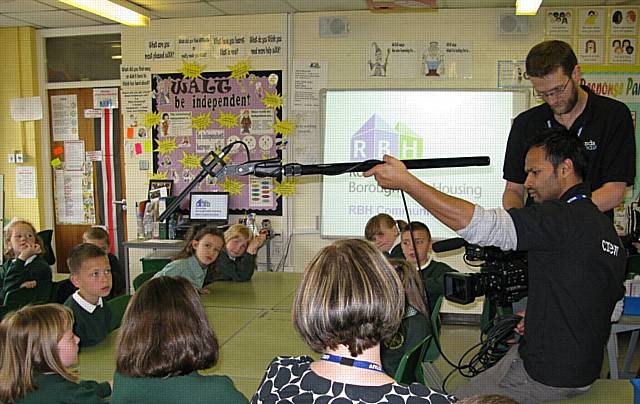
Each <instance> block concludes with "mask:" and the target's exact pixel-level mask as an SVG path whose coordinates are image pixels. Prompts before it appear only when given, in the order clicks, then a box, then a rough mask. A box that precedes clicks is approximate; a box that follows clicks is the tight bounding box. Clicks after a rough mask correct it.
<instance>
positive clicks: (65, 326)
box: [0, 304, 111, 404]
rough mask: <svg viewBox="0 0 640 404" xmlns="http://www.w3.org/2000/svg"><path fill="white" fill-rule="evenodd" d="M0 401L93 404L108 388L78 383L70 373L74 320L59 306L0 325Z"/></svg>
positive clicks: (29, 311) (28, 311)
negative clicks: (0, 353)
mask: <svg viewBox="0 0 640 404" xmlns="http://www.w3.org/2000/svg"><path fill="white" fill-rule="evenodd" d="M0 352H2V353H3V355H0V380H1V381H2V382H0V401H1V402H4V403H7V404H13V403H16V404H18V403H19V404H31V403H33V404H40V403H47V404H62V403H74V404H96V403H106V402H108V401H106V400H104V398H105V397H108V396H109V395H111V386H110V385H109V383H107V382H105V383H97V382H94V381H88V380H85V381H81V382H79V383H78V382H77V379H78V378H77V377H76V376H75V375H74V374H73V373H71V372H70V371H69V368H70V367H71V366H73V365H74V364H75V362H76V360H77V358H78V337H77V336H75V335H74V334H73V314H72V312H71V310H69V309H68V308H66V307H64V306H62V305H60V304H44V305H39V306H28V307H24V308H22V309H19V310H18V311H15V312H13V313H10V314H8V315H7V316H6V317H5V318H4V319H3V320H2V322H1V323H0Z"/></svg>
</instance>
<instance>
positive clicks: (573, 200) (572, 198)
mask: <svg viewBox="0 0 640 404" xmlns="http://www.w3.org/2000/svg"><path fill="white" fill-rule="evenodd" d="M580 199H587V196H586V195H585V194H579V195H576V196H572V197H571V198H569V199H567V203H572V202H575V201H579V200H580Z"/></svg>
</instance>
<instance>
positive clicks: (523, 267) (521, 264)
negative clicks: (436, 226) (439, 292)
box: [433, 238, 528, 306]
mask: <svg viewBox="0 0 640 404" xmlns="http://www.w3.org/2000/svg"><path fill="white" fill-rule="evenodd" d="M463 246H464V249H465V252H464V261H465V262H466V263H467V264H468V265H471V266H478V267H480V272H479V273H460V272H447V273H445V274H444V295H445V297H446V298H447V299H448V300H451V301H452V302H455V303H461V304H468V303H471V302H473V301H474V300H475V298H476V297H478V296H482V295H486V296H487V298H488V299H489V300H491V301H493V302H495V303H497V304H498V305H499V306H507V305H510V304H511V303H513V302H515V301H518V300H520V299H521V298H523V297H524V296H526V295H527V288H528V285H527V281H528V276H527V255H526V252H519V251H502V250H500V249H499V248H497V247H480V246H478V245H475V244H469V243H467V242H466V241H464V240H463V239H461V238H456V239H449V240H443V241H440V242H437V243H434V244H433V250H434V251H435V252H444V251H451V250H455V249H458V248H460V247H463Z"/></svg>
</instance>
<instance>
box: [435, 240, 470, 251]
mask: <svg viewBox="0 0 640 404" xmlns="http://www.w3.org/2000/svg"><path fill="white" fill-rule="evenodd" d="M466 245H467V242H466V241H464V239H463V238H460V237H456V238H449V239H446V240H442V241H436V242H435V243H433V246H432V247H431V248H432V249H433V252H436V253H441V252H447V251H453V250H457V249H458V248H461V247H464V246H466Z"/></svg>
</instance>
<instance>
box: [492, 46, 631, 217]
mask: <svg viewBox="0 0 640 404" xmlns="http://www.w3.org/2000/svg"><path fill="white" fill-rule="evenodd" d="M577 63H578V61H577V59H576V55H575V53H574V52H573V50H572V49H571V46H570V45H569V44H567V43H566V42H562V41H555V40H553V41H545V42H542V43H539V44H538V45H536V46H534V47H533V48H532V49H531V51H529V54H528V55H527V60H526V69H527V74H528V76H529V80H530V81H531V85H532V86H533V91H534V96H535V97H536V98H537V99H539V100H542V101H544V103H543V104H541V105H538V106H536V107H534V108H531V109H529V110H528V111H525V112H523V113H521V114H520V115H518V117H516V119H515V120H514V121H513V125H512V127H511V132H510V134H509V141H508V143H507V150H506V153H505V159H504V168H503V178H504V179H505V180H506V181H507V184H506V187H505V190H504V193H503V194H502V205H503V207H504V208H505V209H509V208H519V207H522V206H523V205H524V201H525V198H524V191H525V187H524V181H525V179H526V176H527V174H526V173H525V171H524V160H525V155H526V151H527V144H528V141H529V139H531V138H532V137H533V136H535V135H536V134H538V133H540V132H541V131H543V130H545V129H549V128H563V127H564V128H566V129H568V130H569V131H570V132H572V133H574V134H576V135H577V136H578V137H579V138H580V140H581V141H582V142H583V143H584V146H585V148H586V150H587V163H588V169H587V174H586V178H585V181H588V182H589V183H590V185H591V191H592V199H593V202H594V203H595V204H596V206H598V209H600V211H602V212H605V213H606V214H607V215H608V216H609V217H610V218H613V212H612V209H613V208H615V207H616V206H618V205H619V204H620V202H622V199H623V196H624V190H625V186H626V185H631V184H633V181H634V177H635V156H636V153H635V139H634V129H633V122H632V119H631V113H630V111H629V108H627V106H626V105H624V104H623V103H621V102H619V101H616V100H613V99H611V98H607V97H602V96H599V95H597V94H595V93H594V92H592V91H591V90H590V89H589V88H588V87H587V86H583V85H580V82H581V75H580V66H579V65H578V64H577Z"/></svg>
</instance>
